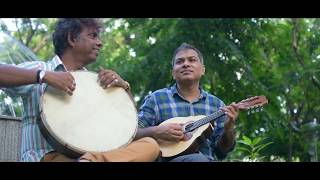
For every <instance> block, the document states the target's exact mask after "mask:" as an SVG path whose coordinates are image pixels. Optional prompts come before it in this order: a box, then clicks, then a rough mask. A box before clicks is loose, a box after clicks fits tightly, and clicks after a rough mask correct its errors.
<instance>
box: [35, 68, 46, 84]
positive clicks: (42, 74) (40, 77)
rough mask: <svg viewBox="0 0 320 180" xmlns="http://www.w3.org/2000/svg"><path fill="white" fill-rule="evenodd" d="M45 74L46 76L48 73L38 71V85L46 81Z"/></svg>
mask: <svg viewBox="0 0 320 180" xmlns="http://www.w3.org/2000/svg"><path fill="white" fill-rule="evenodd" d="M45 74H46V72H45V71H44V70H38V71H37V83H38V84H41V83H43V79H44V76H45Z"/></svg>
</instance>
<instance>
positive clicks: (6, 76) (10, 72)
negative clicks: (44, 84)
mask: <svg viewBox="0 0 320 180" xmlns="http://www.w3.org/2000/svg"><path fill="white" fill-rule="evenodd" d="M35 83H37V70H36V69H24V68H20V67H15V66H11V65H0V86H1V87H10V86H19V85H26V84H35Z"/></svg>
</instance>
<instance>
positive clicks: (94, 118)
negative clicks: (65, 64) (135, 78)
mask: <svg viewBox="0 0 320 180" xmlns="http://www.w3.org/2000/svg"><path fill="white" fill-rule="evenodd" d="M71 74H72V75H73V77H74V78H75V81H76V89H75V91H74V92H73V95H72V96H69V95H67V94H66V93H65V92H62V91H60V90H56V89H54V88H52V87H50V86H49V87H48V88H47V91H46V92H45V94H44V96H43V106H42V110H43V114H44V116H45V119H44V120H42V121H44V125H45V127H46V128H47V130H48V131H49V132H50V134H51V135H52V136H53V137H54V138H55V139H56V140H57V141H59V142H60V143H62V144H63V145H64V146H67V147H70V148H71V149H72V150H75V151H78V152H87V151H97V152H104V151H109V150H113V149H116V148H119V147H121V146H124V145H126V144H128V143H130V141H131V140H132V139H133V137H134V135H135V133H136V130H137V124H138V123H137V111H136V108H135V105H134V103H133V102H132V100H131V99H130V97H129V95H128V94H127V92H126V91H125V90H124V89H123V88H119V87H113V88H106V89H103V88H102V87H101V86H100V85H99V83H98V74H96V73H93V72H88V71H77V72H72V73H71Z"/></svg>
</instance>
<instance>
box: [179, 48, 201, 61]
mask: <svg viewBox="0 0 320 180" xmlns="http://www.w3.org/2000/svg"><path fill="white" fill-rule="evenodd" d="M189 57H198V54H197V52H196V51H195V50H193V49H184V50H181V51H179V52H178V53H177V54H176V57H175V59H178V58H189Z"/></svg>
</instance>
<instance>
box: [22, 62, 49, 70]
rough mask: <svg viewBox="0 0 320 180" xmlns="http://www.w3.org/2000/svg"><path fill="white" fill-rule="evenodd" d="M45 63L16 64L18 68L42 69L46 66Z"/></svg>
mask: <svg viewBox="0 0 320 180" xmlns="http://www.w3.org/2000/svg"><path fill="white" fill-rule="evenodd" d="M46 64H47V62H44V61H40V60H38V61H27V62H23V63H21V64H18V65H17V66H18V67H22V68H39V69H43V68H44V67H45V66H46Z"/></svg>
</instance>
